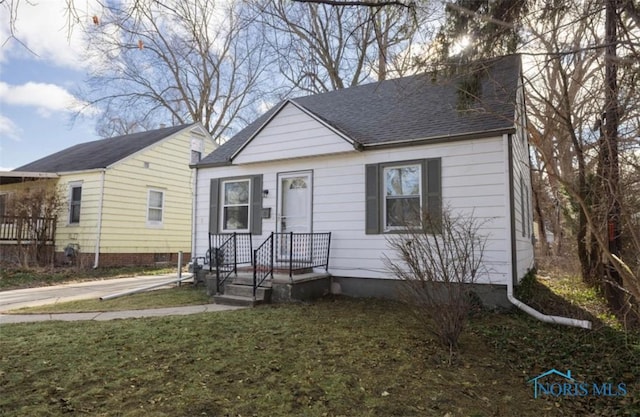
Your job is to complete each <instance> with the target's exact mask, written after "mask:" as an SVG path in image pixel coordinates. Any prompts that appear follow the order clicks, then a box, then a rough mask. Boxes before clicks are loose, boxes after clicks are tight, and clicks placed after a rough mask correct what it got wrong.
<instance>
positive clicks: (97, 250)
mask: <svg viewBox="0 0 640 417" xmlns="http://www.w3.org/2000/svg"><path fill="white" fill-rule="evenodd" d="M105 172H106V169H103V170H102V173H101V174H100V196H99V198H98V222H97V225H96V247H95V258H94V260H93V269H96V268H97V267H98V264H99V262H100V238H101V235H102V202H103V200H104V177H105Z"/></svg>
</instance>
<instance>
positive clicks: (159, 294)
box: [10, 284, 210, 314]
mask: <svg viewBox="0 0 640 417" xmlns="http://www.w3.org/2000/svg"><path fill="white" fill-rule="evenodd" d="M209 302H210V301H209V297H208V296H207V294H206V291H204V290H203V289H202V288H194V287H193V285H190V284H183V285H182V286H180V287H174V288H166V289H160V290H154V291H147V292H144V293H138V294H132V295H126V296H123V297H119V298H113V299H110V300H105V301H100V300H99V299H90V300H77V301H69V302H65V303H58V304H48V305H43V306H36V307H25V308H20V309H17V310H13V311H11V312H10V313H12V314H43V313H45V314H46V313H85V312H97V311H120V310H144V309H147V308H165V307H179V306H186V305H200V304H208V303H209Z"/></svg>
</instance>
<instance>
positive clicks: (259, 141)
mask: <svg viewBox="0 0 640 417" xmlns="http://www.w3.org/2000/svg"><path fill="white" fill-rule="evenodd" d="M342 152H355V150H354V148H353V146H352V145H351V144H350V143H349V142H347V141H346V140H345V139H343V138H342V137H340V136H339V135H337V134H336V133H335V132H333V131H332V130H331V129H329V128H327V127H326V126H324V125H323V124H322V123H320V122H318V121H317V120H315V119H314V118H312V117H311V116H309V115H308V114H306V113H304V112H303V111H302V110H300V109H299V108H298V107H296V106H295V105H294V104H291V103H287V104H285V106H284V107H283V108H282V109H281V110H280V112H279V113H278V114H277V115H276V116H275V117H274V118H273V119H272V120H271V121H270V122H269V124H268V125H267V126H265V128H264V129H262V130H261V131H260V133H258V134H257V135H256V136H255V137H254V138H253V139H252V140H251V142H249V144H248V145H247V146H246V147H245V148H244V149H242V150H241V151H240V153H239V154H238V155H237V156H236V158H235V159H234V163H236V164H245V163H252V162H266V161H275V160H279V159H289V158H300V157H306V156H316V155H328V154H335V153H342Z"/></svg>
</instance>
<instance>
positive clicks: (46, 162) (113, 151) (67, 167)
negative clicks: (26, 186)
mask: <svg viewBox="0 0 640 417" xmlns="http://www.w3.org/2000/svg"><path fill="white" fill-rule="evenodd" d="M189 126H191V125H190V124H185V125H180V126H172V127H165V128H162V129H156V130H149V131H147V132H140V133H132V134H130V135H123V136H116V137H113V138H108V139H100V140H95V141H92V142H86V143H80V144H78V145H75V146H72V147H70V148H67V149H64V150H61V151H60V152H56V153H54V154H52V155H49V156H45V157H44V158H41V159H38V160H37V161H34V162H31V163H28V164H26V165H23V166H21V167H18V168H16V169H14V171H24V172H70V171H85V170H89V169H97V168H106V167H108V166H109V165H111V164H113V163H115V162H118V161H119V160H121V159H123V158H126V157H127V156H129V155H132V154H134V153H135V152H138V151H140V150H142V149H144V148H146V147H147V146H150V145H153V144H154V143H156V142H159V141H160V140H162V139H164V138H166V137H168V136H170V135H173V134H174V133H177V132H179V131H181V130H183V129H185V128H187V127H189Z"/></svg>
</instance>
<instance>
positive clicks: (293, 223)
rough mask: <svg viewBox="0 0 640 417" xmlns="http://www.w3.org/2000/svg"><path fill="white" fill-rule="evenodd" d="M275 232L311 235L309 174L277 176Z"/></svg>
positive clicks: (295, 173)
mask: <svg viewBox="0 0 640 417" xmlns="http://www.w3.org/2000/svg"><path fill="white" fill-rule="evenodd" d="M278 188H279V190H278V208H277V210H278V219H277V231H278V232H281V233H289V232H294V233H311V193H312V183H311V172H310V171H305V172H294V173H287V174H278Z"/></svg>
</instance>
